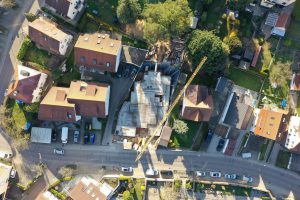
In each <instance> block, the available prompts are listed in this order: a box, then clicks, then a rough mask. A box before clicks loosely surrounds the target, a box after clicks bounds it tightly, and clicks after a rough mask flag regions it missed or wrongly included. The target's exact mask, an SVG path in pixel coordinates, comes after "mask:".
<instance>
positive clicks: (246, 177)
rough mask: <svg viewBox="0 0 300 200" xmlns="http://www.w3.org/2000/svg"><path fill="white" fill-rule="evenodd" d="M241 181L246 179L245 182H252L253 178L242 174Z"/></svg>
mask: <svg viewBox="0 0 300 200" xmlns="http://www.w3.org/2000/svg"><path fill="white" fill-rule="evenodd" d="M243 181H246V182H247V183H252V182H253V178H252V177H250V176H245V175H243Z"/></svg>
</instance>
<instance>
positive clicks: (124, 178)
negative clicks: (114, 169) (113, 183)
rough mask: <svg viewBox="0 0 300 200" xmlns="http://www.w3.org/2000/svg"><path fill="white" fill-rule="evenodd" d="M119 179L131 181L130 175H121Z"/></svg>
mask: <svg viewBox="0 0 300 200" xmlns="http://www.w3.org/2000/svg"><path fill="white" fill-rule="evenodd" d="M119 180H120V181H129V180H130V177H128V176H120V177H119Z"/></svg>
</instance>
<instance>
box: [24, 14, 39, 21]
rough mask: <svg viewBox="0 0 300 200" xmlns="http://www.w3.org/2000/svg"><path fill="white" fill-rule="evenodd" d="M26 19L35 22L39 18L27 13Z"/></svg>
mask: <svg viewBox="0 0 300 200" xmlns="http://www.w3.org/2000/svg"><path fill="white" fill-rule="evenodd" d="M25 17H26V19H27V20H28V21H29V22H33V21H34V20H36V19H37V18H38V16H36V15H34V14H33V13H25Z"/></svg>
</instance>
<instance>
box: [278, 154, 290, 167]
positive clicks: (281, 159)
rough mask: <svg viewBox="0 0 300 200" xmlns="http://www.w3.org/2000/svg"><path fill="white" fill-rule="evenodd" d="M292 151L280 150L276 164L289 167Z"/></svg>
mask: <svg viewBox="0 0 300 200" xmlns="http://www.w3.org/2000/svg"><path fill="white" fill-rule="evenodd" d="M290 157H291V153H290V152H288V151H284V150H280V151H279V153H278V156H277V160H276V166H277V167H280V168H284V169H287V167H288V164H289V161H290Z"/></svg>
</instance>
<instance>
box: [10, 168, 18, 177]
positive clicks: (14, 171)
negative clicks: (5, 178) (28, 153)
mask: <svg viewBox="0 0 300 200" xmlns="http://www.w3.org/2000/svg"><path fill="white" fill-rule="evenodd" d="M16 174H17V170H15V169H12V170H11V171H10V178H15V177H16Z"/></svg>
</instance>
